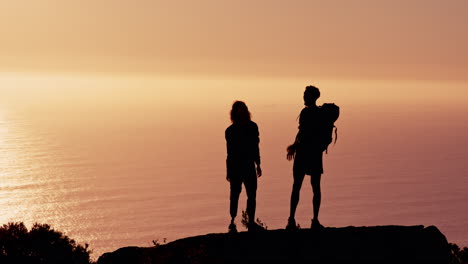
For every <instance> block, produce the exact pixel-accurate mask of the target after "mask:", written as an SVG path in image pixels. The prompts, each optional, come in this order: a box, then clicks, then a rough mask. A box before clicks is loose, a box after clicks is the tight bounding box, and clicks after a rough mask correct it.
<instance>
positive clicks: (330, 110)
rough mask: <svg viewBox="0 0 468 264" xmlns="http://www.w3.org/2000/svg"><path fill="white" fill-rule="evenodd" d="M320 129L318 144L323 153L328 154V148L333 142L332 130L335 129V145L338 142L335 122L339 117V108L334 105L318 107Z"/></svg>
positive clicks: (328, 104)
mask: <svg viewBox="0 0 468 264" xmlns="http://www.w3.org/2000/svg"><path fill="white" fill-rule="evenodd" d="M320 116H321V122H322V124H321V127H322V129H321V130H322V131H321V133H320V142H321V145H322V149H323V151H325V153H327V154H328V146H329V145H330V144H331V143H332V142H333V129H335V143H334V144H336V141H337V140H338V128H337V127H336V126H335V122H336V120H338V117H339V116H340V107H339V106H337V105H336V104H334V103H326V104H323V105H322V106H320Z"/></svg>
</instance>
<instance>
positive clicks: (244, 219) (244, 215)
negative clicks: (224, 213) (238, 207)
mask: <svg viewBox="0 0 468 264" xmlns="http://www.w3.org/2000/svg"><path fill="white" fill-rule="evenodd" d="M241 223H242V225H243V226H244V227H245V228H248V227H249V215H248V214H247V212H246V211H245V210H242V219H241ZM255 223H257V225H259V226H261V227H263V228H264V229H265V230H268V226H267V225H266V224H265V223H264V222H262V220H260V219H259V218H258V217H257V219H256V220H255Z"/></svg>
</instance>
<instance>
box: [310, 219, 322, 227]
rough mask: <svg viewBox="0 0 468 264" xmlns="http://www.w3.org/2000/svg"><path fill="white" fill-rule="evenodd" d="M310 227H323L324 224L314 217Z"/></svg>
mask: <svg viewBox="0 0 468 264" xmlns="http://www.w3.org/2000/svg"><path fill="white" fill-rule="evenodd" d="M310 228H312V229H322V228H323V225H322V224H320V222H319V220H318V219H312V224H311V225H310Z"/></svg>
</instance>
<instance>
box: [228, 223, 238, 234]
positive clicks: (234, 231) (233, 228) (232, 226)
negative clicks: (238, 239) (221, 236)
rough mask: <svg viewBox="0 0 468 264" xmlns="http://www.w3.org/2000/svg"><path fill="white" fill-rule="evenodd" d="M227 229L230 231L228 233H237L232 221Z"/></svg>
mask: <svg viewBox="0 0 468 264" xmlns="http://www.w3.org/2000/svg"><path fill="white" fill-rule="evenodd" d="M228 229H229V233H230V234H235V233H237V227H236V225H235V224H234V223H232V224H230V225H229V227H228Z"/></svg>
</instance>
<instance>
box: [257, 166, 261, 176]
mask: <svg viewBox="0 0 468 264" xmlns="http://www.w3.org/2000/svg"><path fill="white" fill-rule="evenodd" d="M257 177H258V178H260V177H262V168H260V165H257Z"/></svg>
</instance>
